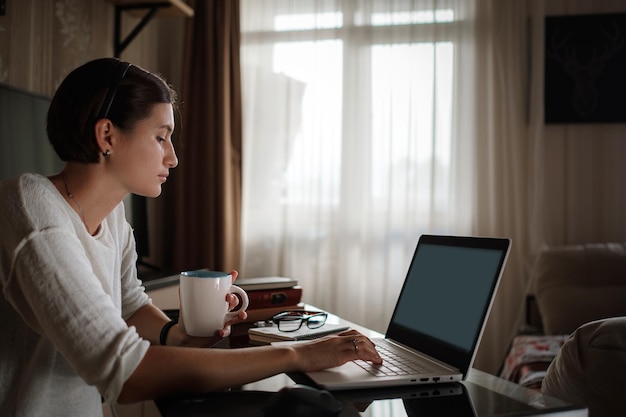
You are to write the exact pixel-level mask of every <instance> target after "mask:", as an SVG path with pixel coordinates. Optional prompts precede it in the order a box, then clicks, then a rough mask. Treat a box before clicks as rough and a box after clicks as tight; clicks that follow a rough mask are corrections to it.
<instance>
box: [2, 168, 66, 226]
mask: <svg viewBox="0 0 626 417" xmlns="http://www.w3.org/2000/svg"><path fill="white" fill-rule="evenodd" d="M0 195H2V199H1V201H0V213H2V212H5V214H10V215H11V216H10V217H11V218H13V219H14V221H16V220H17V219H16V217H17V216H20V213H21V215H22V216H25V217H28V218H30V219H40V220H43V218H45V217H48V216H46V215H45V214H46V213H48V214H51V215H58V213H59V212H60V211H59V210H58V208H59V205H60V203H62V202H63V201H62V197H60V195H59V193H58V192H57V190H56V188H55V186H54V185H53V184H52V182H50V180H49V179H48V178H46V177H45V176H43V175H40V174H35V173H26V174H21V175H19V176H16V177H12V178H8V179H5V180H2V181H0Z"/></svg>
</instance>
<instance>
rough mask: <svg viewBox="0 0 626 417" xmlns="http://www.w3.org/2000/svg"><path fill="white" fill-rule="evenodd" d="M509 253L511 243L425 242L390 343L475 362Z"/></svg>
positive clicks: (442, 239) (480, 240) (398, 307)
mask: <svg viewBox="0 0 626 417" xmlns="http://www.w3.org/2000/svg"><path fill="white" fill-rule="evenodd" d="M508 247H509V240H508V239H495V238H477V237H449V236H430V235H424V236H422V237H421V238H420V242H419V243H418V246H417V249H416V250H415V254H414V255H413V260H412V261H411V265H410V267H409V271H408V273H407V277H406V279H405V282H404V286H403V288H402V291H401V293H400V296H399V298H398V303H397V304H396V308H395V311H394V313H393V316H392V319H391V323H390V325H389V329H388V331H387V333H388V334H387V337H389V338H392V339H394V340H397V341H399V342H400V343H403V344H405V345H408V346H411V347H413V348H416V349H419V350H422V351H425V353H427V354H429V355H431V356H436V357H437V358H440V357H441V352H442V350H443V351H444V352H445V351H446V350H447V351H449V352H450V354H451V355H453V356H454V355H456V356H458V355H460V356H463V358H464V359H463V360H461V362H466V361H467V362H469V361H471V356H473V355H472V353H473V351H474V348H475V346H476V343H477V341H478V338H479V336H480V333H481V331H482V328H483V324H484V321H485V318H486V315H487V312H488V310H489V307H490V305H491V301H492V297H493V294H494V291H495V288H496V285H497V282H498V278H499V276H500V274H501V270H502V267H503V265H504V261H505V258H506V255H507V253H508ZM416 344H417V346H415V345H416ZM428 348H430V349H432V353H431V352H428V350H429V349H428ZM468 356H470V358H468ZM446 362H448V360H446ZM455 366H457V367H459V368H460V369H462V368H463V366H458V365H456V364H455Z"/></svg>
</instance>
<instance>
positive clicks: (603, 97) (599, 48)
mask: <svg viewBox="0 0 626 417" xmlns="http://www.w3.org/2000/svg"><path fill="white" fill-rule="evenodd" d="M544 61H545V78H544V112H545V113H544V117H545V123H547V124H550V123H624V122H626V13H615V14H596V15H573V16H548V17H546V20H545V60H544Z"/></svg>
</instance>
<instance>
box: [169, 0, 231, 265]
mask: <svg viewBox="0 0 626 417" xmlns="http://www.w3.org/2000/svg"><path fill="white" fill-rule="evenodd" d="M194 3H195V4H194ZM189 4H190V5H191V6H192V7H193V8H194V10H195V13H194V17H193V21H192V22H190V24H189V26H188V27H187V30H186V33H185V51H184V57H185V58H184V59H185V62H184V70H183V71H184V73H183V88H182V94H181V98H180V100H181V118H180V119H179V120H178V126H177V130H178V137H177V138H176V139H175V140H176V142H177V143H175V145H176V150H177V152H178V159H179V166H178V167H177V168H176V169H174V170H173V171H172V172H171V176H170V180H171V181H168V184H167V185H166V187H165V189H164V193H163V196H162V200H163V204H164V205H165V207H164V210H163V215H162V217H161V221H160V223H161V225H160V227H163V228H165V229H166V230H167V232H166V233H163V235H162V242H161V244H162V249H164V252H165V253H163V255H162V257H163V259H162V260H163V261H165V262H163V265H164V267H165V268H166V269H168V270H170V271H174V272H177V271H183V270H189V269H195V268H202V267H208V268H210V269H214V270H224V271H230V270H231V269H238V267H239V258H240V242H241V233H240V232H241V221H240V219H241V84H240V63H239V39H240V35H239V1H238V0H211V1H204V0H200V1H195V2H189ZM181 121H182V123H181ZM166 259H169V262H167V261H166Z"/></svg>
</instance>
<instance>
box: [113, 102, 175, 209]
mask: <svg viewBox="0 0 626 417" xmlns="http://www.w3.org/2000/svg"><path fill="white" fill-rule="evenodd" d="M173 131H174V112H173V110H172V105H171V104H169V103H158V104H155V105H154V106H153V107H152V111H151V112H150V114H149V115H148V117H147V118H145V119H143V120H140V121H139V122H138V123H137V124H136V125H135V127H134V128H133V130H132V131H130V132H129V133H128V134H127V135H125V136H124V138H123V141H122V142H121V144H120V147H119V148H118V149H119V150H117V149H116V152H115V154H114V155H111V156H112V157H111V161H110V162H111V167H112V168H113V172H114V173H115V174H114V175H116V176H117V177H118V179H119V181H120V183H121V184H122V186H123V187H124V188H126V191H128V192H130V193H133V194H138V195H141V196H144V197H157V196H158V195H160V194H161V185H162V184H163V183H164V182H165V181H167V177H168V175H169V170H170V169H171V168H174V167H176V165H178V158H177V157H176V152H175V151H174V145H173V143H172V132H173Z"/></svg>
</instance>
